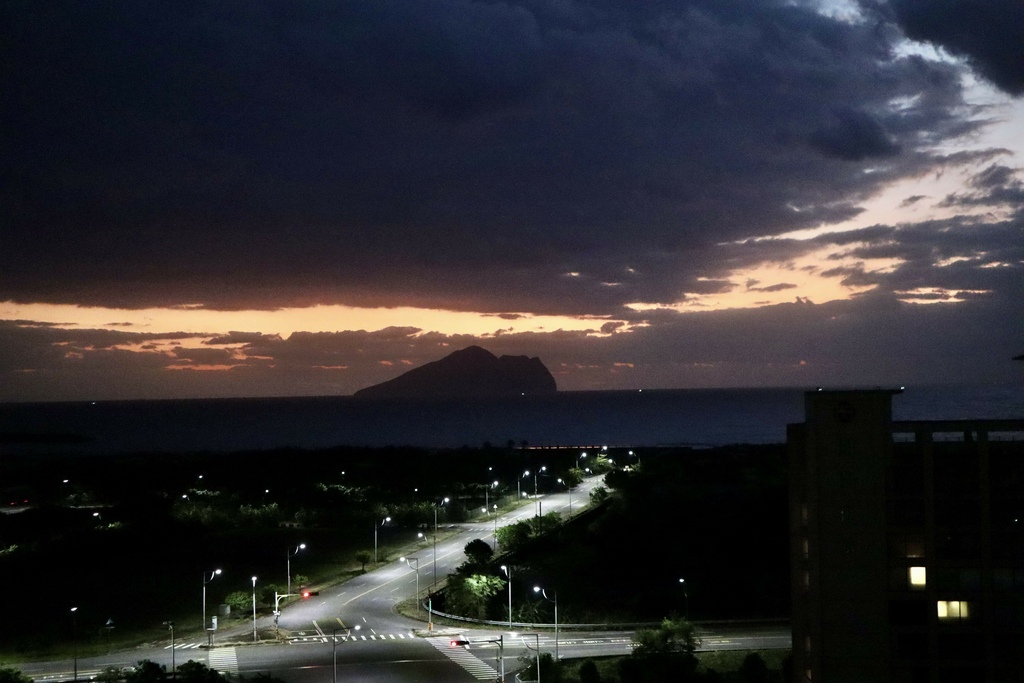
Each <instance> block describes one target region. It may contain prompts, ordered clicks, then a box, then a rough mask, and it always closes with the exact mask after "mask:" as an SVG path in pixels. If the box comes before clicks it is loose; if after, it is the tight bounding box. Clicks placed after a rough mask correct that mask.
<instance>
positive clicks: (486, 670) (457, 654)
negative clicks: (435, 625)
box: [427, 638, 498, 681]
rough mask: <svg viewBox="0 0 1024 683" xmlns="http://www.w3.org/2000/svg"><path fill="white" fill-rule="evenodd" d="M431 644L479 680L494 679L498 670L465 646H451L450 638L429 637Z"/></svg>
mask: <svg viewBox="0 0 1024 683" xmlns="http://www.w3.org/2000/svg"><path fill="white" fill-rule="evenodd" d="M427 640H429V641H430V644H431V645H433V646H434V648H435V649H437V650H438V651H439V652H440V653H441V654H443V655H444V656H445V657H447V658H448V659H450V660H452V661H453V662H455V663H456V664H458V665H459V666H461V667H462V668H463V669H465V670H466V671H467V672H469V674H470V675H471V676H473V678H475V679H477V680H478V681H493V680H494V679H495V678H496V677H497V675H498V671H497V670H496V669H495V668H494V667H493V666H491V665H490V664H485V663H484V662H482V661H480V660H479V659H478V658H477V657H476V656H475V655H473V653H472V652H470V651H469V650H467V649H466V648H464V647H451V646H450V644H449V643H450V641H449V639H448V638H428V639H427Z"/></svg>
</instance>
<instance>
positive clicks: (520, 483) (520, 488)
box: [516, 470, 530, 501]
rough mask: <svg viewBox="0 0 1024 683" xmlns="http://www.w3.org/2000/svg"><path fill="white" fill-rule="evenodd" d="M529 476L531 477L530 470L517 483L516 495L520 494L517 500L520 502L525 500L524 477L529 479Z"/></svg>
mask: <svg viewBox="0 0 1024 683" xmlns="http://www.w3.org/2000/svg"><path fill="white" fill-rule="evenodd" d="M528 476H530V470H526V471H525V472H523V474H522V476H521V477H519V480H518V481H516V493H518V494H519V497H518V499H517V500H519V501H522V500H523V477H528Z"/></svg>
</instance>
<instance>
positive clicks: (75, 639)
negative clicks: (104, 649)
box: [71, 607, 78, 681]
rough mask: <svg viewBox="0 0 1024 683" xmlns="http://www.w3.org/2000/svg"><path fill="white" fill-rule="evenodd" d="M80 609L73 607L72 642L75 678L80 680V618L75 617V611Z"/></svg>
mask: <svg viewBox="0 0 1024 683" xmlns="http://www.w3.org/2000/svg"><path fill="white" fill-rule="evenodd" d="M77 611H78V608H77V607H72V608H71V643H72V646H71V648H72V652H73V655H72V656H73V657H74V660H75V664H74V666H75V674H74V680H76V681H77V680H78V620H77V619H75V616H76V615H75V613H76V612H77Z"/></svg>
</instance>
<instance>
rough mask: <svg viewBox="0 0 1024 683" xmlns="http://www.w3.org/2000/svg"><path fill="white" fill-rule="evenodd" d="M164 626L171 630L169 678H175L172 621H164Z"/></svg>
mask: <svg viewBox="0 0 1024 683" xmlns="http://www.w3.org/2000/svg"><path fill="white" fill-rule="evenodd" d="M164 626H166V627H167V628H169V629H170V630H171V678H177V677H178V675H177V673H176V672H177V667H175V665H174V622H173V621H165V622H164Z"/></svg>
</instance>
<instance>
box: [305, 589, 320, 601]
mask: <svg viewBox="0 0 1024 683" xmlns="http://www.w3.org/2000/svg"><path fill="white" fill-rule="evenodd" d="M311 595H320V591H302V599H303V600H305V599H306V598H308V597H309V596H311Z"/></svg>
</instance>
